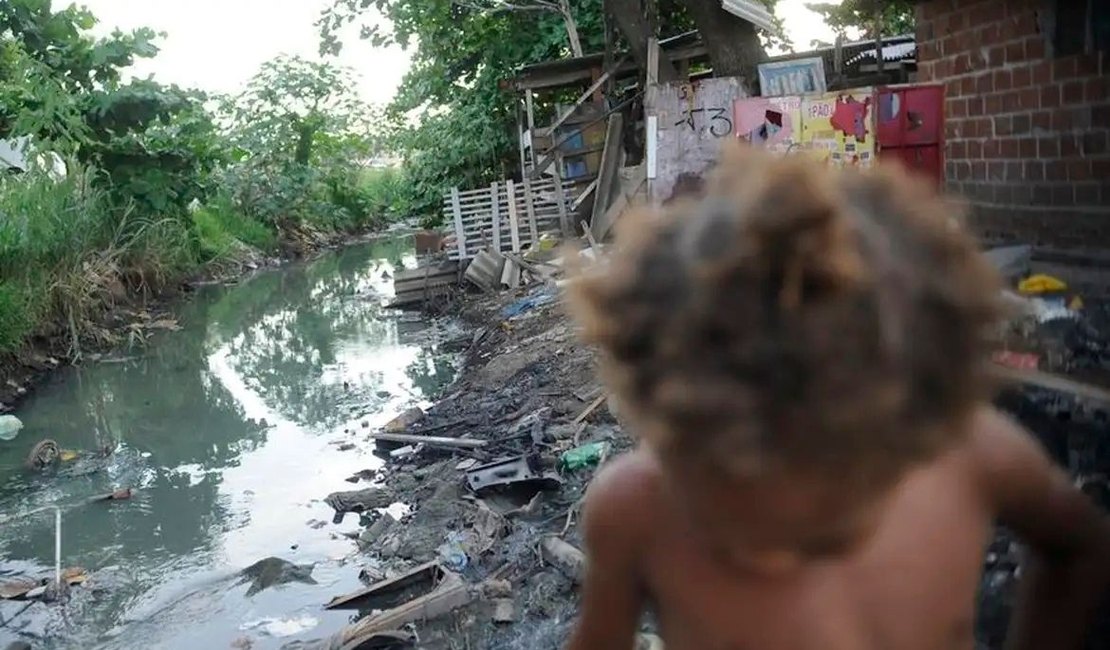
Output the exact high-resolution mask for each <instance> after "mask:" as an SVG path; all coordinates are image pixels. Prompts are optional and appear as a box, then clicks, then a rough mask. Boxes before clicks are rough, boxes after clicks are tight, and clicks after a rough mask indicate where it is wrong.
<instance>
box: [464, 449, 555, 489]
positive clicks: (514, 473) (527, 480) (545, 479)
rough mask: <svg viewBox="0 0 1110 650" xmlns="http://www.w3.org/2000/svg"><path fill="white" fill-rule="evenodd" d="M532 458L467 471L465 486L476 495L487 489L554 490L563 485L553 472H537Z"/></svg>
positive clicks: (527, 457)
mask: <svg viewBox="0 0 1110 650" xmlns="http://www.w3.org/2000/svg"><path fill="white" fill-rule="evenodd" d="M536 464H537V463H536V460H535V458H534V457H529V456H516V457H513V458H503V459H501V460H497V461H494V462H492V463H488V464H486V465H481V466H478V467H475V468H474V469H471V470H469V471H467V473H466V484H467V485H468V486H470V489H471V490H473V491H474V492H475V493H476V494H480V493H481V492H483V491H484V490H486V489H489V488H506V487H509V486H512V487H516V488H524V487H527V488H534V489H536V490H555V489H558V488H559V486H561V485H562V484H563V481H562V479H560V478H559V476H558V475H557V474H555V473H553V472H545V471H542V470H538V469H537V468H536V467H535V465H536Z"/></svg>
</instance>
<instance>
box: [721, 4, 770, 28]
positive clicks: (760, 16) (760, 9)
mask: <svg viewBox="0 0 1110 650" xmlns="http://www.w3.org/2000/svg"><path fill="white" fill-rule="evenodd" d="M721 8H722V9H724V10H725V11H727V12H729V13H730V14H732V15H733V16H737V17H739V18H743V19H744V20H746V21H748V22H749V23H751V24H753V25H755V26H756V27H758V28H760V29H764V30H767V31H769V32H775V31H777V30H776V29H775V17H774V15H772V14H771V12H769V11H767V7H765V6H764V5H763V3H761V2H759V0H722V1H721Z"/></svg>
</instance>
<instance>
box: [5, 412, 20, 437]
mask: <svg viewBox="0 0 1110 650" xmlns="http://www.w3.org/2000/svg"><path fill="white" fill-rule="evenodd" d="M22 428H23V422H21V421H20V419H19V418H17V417H16V416H14V415H0V440H14V439H15V437H16V436H17V435H19V430H20V429H22Z"/></svg>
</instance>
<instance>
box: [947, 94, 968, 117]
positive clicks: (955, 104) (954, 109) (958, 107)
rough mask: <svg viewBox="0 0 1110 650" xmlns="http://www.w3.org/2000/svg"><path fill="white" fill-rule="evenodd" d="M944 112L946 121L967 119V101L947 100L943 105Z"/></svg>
mask: <svg viewBox="0 0 1110 650" xmlns="http://www.w3.org/2000/svg"><path fill="white" fill-rule="evenodd" d="M944 110H945V112H946V113H947V116H948V119H956V120H958V119H960V118H963V117H967V101H966V100H963V99H952V98H949V99H948V101H947V102H946V103H945V109H944Z"/></svg>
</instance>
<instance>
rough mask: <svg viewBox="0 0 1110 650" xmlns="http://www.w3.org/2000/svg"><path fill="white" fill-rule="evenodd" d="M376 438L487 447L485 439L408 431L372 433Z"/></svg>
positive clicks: (432, 444) (413, 443) (453, 447)
mask: <svg viewBox="0 0 1110 650" xmlns="http://www.w3.org/2000/svg"><path fill="white" fill-rule="evenodd" d="M370 437H371V438H372V439H374V440H382V441H385V442H401V443H405V444H412V445H416V444H423V445H428V446H429V447H443V448H446V449H477V448H478V447H485V446H486V441H485V440H472V439H470V438H443V437H440V436H417V435H409V434H407V433H372V434H370Z"/></svg>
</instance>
